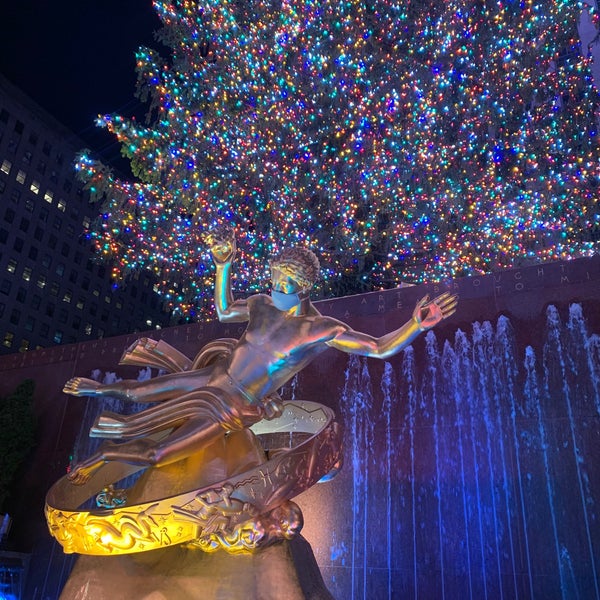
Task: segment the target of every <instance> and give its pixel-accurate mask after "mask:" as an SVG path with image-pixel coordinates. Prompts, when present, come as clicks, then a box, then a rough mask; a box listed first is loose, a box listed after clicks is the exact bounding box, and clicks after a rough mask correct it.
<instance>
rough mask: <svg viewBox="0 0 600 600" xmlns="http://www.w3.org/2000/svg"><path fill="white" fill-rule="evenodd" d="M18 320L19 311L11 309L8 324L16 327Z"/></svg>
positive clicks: (19, 317)
mask: <svg viewBox="0 0 600 600" xmlns="http://www.w3.org/2000/svg"><path fill="white" fill-rule="evenodd" d="M20 319H21V311H20V310H19V309H18V308H13V309H12V312H11V313H10V322H11V323H12V324H13V325H18V324H19V320H20Z"/></svg>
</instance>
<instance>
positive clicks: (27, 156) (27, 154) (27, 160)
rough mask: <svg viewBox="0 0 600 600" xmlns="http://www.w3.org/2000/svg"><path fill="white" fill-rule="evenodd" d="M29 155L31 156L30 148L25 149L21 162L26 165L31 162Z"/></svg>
mask: <svg viewBox="0 0 600 600" xmlns="http://www.w3.org/2000/svg"><path fill="white" fill-rule="evenodd" d="M31 157H32V154H31V150H25V152H23V162H24V163H25V164H26V165H30V164H31Z"/></svg>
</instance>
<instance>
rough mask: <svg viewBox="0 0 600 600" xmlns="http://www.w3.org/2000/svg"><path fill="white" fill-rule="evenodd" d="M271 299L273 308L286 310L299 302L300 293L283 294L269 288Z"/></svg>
mask: <svg viewBox="0 0 600 600" xmlns="http://www.w3.org/2000/svg"><path fill="white" fill-rule="evenodd" d="M271 299H272V300H273V304H274V305H275V308H277V309H279V310H284V311H288V310H290V309H292V308H294V306H298V304H300V294H284V293H283V292H278V291H276V290H271Z"/></svg>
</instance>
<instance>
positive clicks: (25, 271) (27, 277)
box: [23, 267, 32, 281]
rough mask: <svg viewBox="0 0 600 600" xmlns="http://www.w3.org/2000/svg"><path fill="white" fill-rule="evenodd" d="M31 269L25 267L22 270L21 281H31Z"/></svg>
mask: <svg viewBox="0 0 600 600" xmlns="http://www.w3.org/2000/svg"><path fill="white" fill-rule="evenodd" d="M31 270H32V269H31V267H25V268H24V269H23V279H24V280H25V281H31Z"/></svg>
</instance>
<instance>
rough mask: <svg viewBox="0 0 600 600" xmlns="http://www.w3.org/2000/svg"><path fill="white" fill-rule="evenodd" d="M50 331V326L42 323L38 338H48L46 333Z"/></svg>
mask: <svg viewBox="0 0 600 600" xmlns="http://www.w3.org/2000/svg"><path fill="white" fill-rule="evenodd" d="M49 331H50V326H49V325H48V324H47V323H42V324H41V325H40V336H41V337H43V338H46V337H48V332H49Z"/></svg>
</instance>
